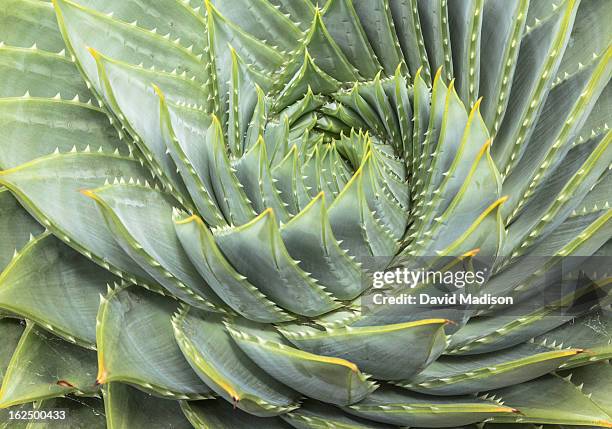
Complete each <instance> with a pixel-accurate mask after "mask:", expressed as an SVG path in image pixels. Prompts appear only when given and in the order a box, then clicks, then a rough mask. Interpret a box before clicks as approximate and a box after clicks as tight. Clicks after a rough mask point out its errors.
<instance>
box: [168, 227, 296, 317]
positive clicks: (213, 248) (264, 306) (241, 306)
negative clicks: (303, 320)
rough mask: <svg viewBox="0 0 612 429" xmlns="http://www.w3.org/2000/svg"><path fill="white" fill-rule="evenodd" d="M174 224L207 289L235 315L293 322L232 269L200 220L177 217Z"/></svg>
mask: <svg viewBox="0 0 612 429" xmlns="http://www.w3.org/2000/svg"><path fill="white" fill-rule="evenodd" d="M174 220H175V229H176V234H177V236H178V238H179V240H180V241H181V244H182V246H183V248H184V249H185V251H186V252H187V254H188V255H189V259H190V260H191V262H192V263H193V265H194V266H195V267H196V269H197V270H198V272H199V273H200V275H201V276H202V277H203V278H204V280H206V282H207V283H208V285H209V286H210V287H211V288H212V289H213V290H214V291H215V293H216V294H217V295H218V296H219V297H220V298H221V299H222V300H223V301H224V302H225V303H226V304H227V305H229V306H230V307H231V308H232V309H233V310H234V311H236V312H237V313H238V314H240V315H241V316H243V317H246V318H247V319H249V320H254V321H256V322H263V323H273V322H283V321H288V320H293V317H292V316H290V315H289V314H287V313H285V312H284V311H283V310H281V309H280V308H279V307H277V306H276V304H274V303H273V302H272V301H270V300H269V299H268V298H266V296H265V295H263V294H262V293H261V292H260V291H259V290H258V289H257V288H256V287H255V286H253V285H252V284H251V283H250V282H249V281H248V280H247V279H246V278H245V277H244V276H242V275H241V274H240V273H238V272H237V271H236V270H235V269H234V267H232V265H231V264H230V263H229V262H228V260H227V259H226V258H225V256H224V255H223V253H222V252H221V250H220V249H219V247H218V246H217V243H216V242H215V239H214V237H213V235H212V233H211V232H210V230H209V229H208V227H207V226H206V225H205V224H204V222H203V221H202V220H201V219H200V218H199V217H197V216H191V217H187V218H186V217H185V216H180V215H175V216H174Z"/></svg>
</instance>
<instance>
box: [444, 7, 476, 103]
mask: <svg viewBox="0 0 612 429" xmlns="http://www.w3.org/2000/svg"><path fill="white" fill-rule="evenodd" d="M484 3H485V2H484V0H470V1H469V2H467V3H465V2H464V3H458V2H453V1H451V2H450V3H449V4H448V8H449V10H448V19H449V24H448V26H449V33H450V36H451V39H452V45H453V46H452V55H453V72H454V75H455V78H456V79H457V80H456V86H457V90H458V92H459V95H460V97H461V99H462V100H463V101H464V102H465V104H466V105H467V106H470V107H471V106H472V105H473V104H474V103H475V102H476V98H477V94H478V93H479V88H480V44H481V40H480V39H481V27H482V22H483V7H484Z"/></svg>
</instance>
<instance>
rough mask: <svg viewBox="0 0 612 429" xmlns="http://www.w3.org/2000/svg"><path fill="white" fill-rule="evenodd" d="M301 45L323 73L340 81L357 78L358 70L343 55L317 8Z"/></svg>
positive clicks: (351, 80)
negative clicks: (315, 60)
mask: <svg viewBox="0 0 612 429" xmlns="http://www.w3.org/2000/svg"><path fill="white" fill-rule="evenodd" d="M303 46H304V48H305V49H307V50H308V53H309V54H310V55H312V57H313V58H316V59H317V65H318V66H319V67H320V68H321V70H323V71H324V72H325V73H327V74H328V75H330V76H331V77H333V78H335V79H336V80H338V81H340V82H353V81H355V80H358V79H359V71H358V70H357V69H356V68H355V66H354V65H353V64H351V63H350V62H349V60H348V58H347V57H346V56H345V55H344V53H343V52H342V50H340V47H339V46H338V44H337V43H336V41H335V40H334V39H333V37H332V36H331V34H330V32H329V30H328V28H327V26H326V25H325V22H324V20H323V17H322V16H321V11H320V10H319V9H316V10H315V16H314V19H313V21H312V26H311V27H310V30H309V32H308V33H307V35H306V38H305V40H304V42H303Z"/></svg>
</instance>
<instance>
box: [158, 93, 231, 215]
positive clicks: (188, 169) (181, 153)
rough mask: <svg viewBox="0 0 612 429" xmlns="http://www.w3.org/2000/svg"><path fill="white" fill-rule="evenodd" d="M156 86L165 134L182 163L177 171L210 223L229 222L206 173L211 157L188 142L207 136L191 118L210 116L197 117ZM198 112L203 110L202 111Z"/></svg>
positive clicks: (206, 122) (163, 135)
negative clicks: (196, 126) (197, 127)
mask: <svg viewBox="0 0 612 429" xmlns="http://www.w3.org/2000/svg"><path fill="white" fill-rule="evenodd" d="M154 89H155V92H157V95H158V96H159V102H160V103H159V108H160V112H159V115H160V120H161V134H162V138H163V140H164V142H165V144H166V147H167V148H168V151H169V152H170V154H171V156H172V158H173V159H174V163H175V164H176V165H177V167H178V168H177V171H178V172H179V173H180V174H181V177H182V178H183V183H185V186H186V188H187V190H188V191H189V194H190V196H191V199H192V200H193V202H194V205H195V207H197V209H198V212H199V213H200V214H201V215H202V216H203V217H204V219H206V221H207V222H208V223H209V224H210V225H213V226H220V225H225V224H226V221H225V218H224V217H223V215H222V214H221V211H220V210H219V207H218V206H217V204H216V201H215V200H214V194H213V189H212V184H211V183H210V177H209V175H208V174H206V172H207V169H208V165H207V163H208V159H206V155H207V153H206V151H203V150H201V148H198V147H197V146H196V145H193V144H188V143H187V142H188V141H191V139H192V138H193V139H194V140H195V139H198V138H200V139H202V138H204V136H205V133H204V132H203V131H202V130H199V129H198V131H199V132H195V131H194V128H193V127H190V124H189V122H190V121H189V120H190V119H196V118H197V119H200V120H201V121H202V123H203V124H208V125H210V124H209V122H210V121H209V118H208V116H205V115H204V114H200V115H197V114H196V115H197V116H196V117H195V118H194V117H193V116H195V115H193V113H194V112H189V113H191V115H190V114H189V113H187V112H186V110H185V109H181V108H180V107H178V106H176V107H170V104H169V103H168V102H167V101H166V98H165V95H164V93H163V92H162V91H161V89H159V87H157V86H154ZM198 113H201V112H199V111H198ZM200 126H201V124H200ZM175 127H176V129H177V131H178V133H179V135H180V138H179V137H178V136H177V133H175ZM192 160H193V161H192ZM196 168H197V170H196ZM198 171H202V173H198Z"/></svg>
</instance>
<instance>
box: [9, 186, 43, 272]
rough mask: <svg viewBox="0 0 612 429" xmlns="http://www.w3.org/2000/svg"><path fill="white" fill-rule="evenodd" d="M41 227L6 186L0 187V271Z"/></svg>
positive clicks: (41, 229) (39, 231)
mask: <svg viewBox="0 0 612 429" xmlns="http://www.w3.org/2000/svg"><path fill="white" fill-rule="evenodd" d="M42 231H43V227H42V226H41V225H40V224H38V223H37V222H36V221H35V220H34V219H33V218H32V217H31V216H30V215H29V214H28V213H27V212H26V211H25V210H24V209H23V208H22V207H21V205H19V203H18V202H17V200H16V199H15V198H14V197H13V195H12V194H11V193H10V192H9V191H8V189H6V188H0V243H2V245H0V272H2V270H4V268H6V266H7V265H8V264H9V262H10V261H11V260H12V259H13V257H14V254H15V251H17V249H21V248H22V247H23V246H24V245H25V244H26V243H27V242H28V240H29V239H30V235H38V234H40V233H41V232H42Z"/></svg>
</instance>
